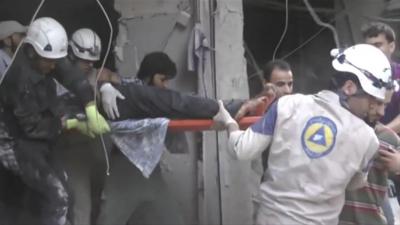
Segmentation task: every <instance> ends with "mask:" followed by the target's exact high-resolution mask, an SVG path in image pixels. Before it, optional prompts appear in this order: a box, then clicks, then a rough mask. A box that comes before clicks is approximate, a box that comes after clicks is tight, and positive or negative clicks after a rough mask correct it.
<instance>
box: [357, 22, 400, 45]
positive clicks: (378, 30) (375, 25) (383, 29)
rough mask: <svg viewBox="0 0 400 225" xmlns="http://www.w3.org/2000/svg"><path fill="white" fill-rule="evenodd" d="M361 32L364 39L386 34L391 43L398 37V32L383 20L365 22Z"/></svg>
mask: <svg viewBox="0 0 400 225" xmlns="http://www.w3.org/2000/svg"><path fill="white" fill-rule="evenodd" d="M361 33H362V36H363V38H364V39H366V38H371V37H376V36H378V35H380V34H384V35H385V38H386V40H387V41H388V42H389V43H391V42H393V41H394V40H395V39H396V34H395V32H394V30H393V28H392V27H390V26H389V25H387V24H386V23H382V22H371V23H368V24H365V25H364V26H362V28H361Z"/></svg>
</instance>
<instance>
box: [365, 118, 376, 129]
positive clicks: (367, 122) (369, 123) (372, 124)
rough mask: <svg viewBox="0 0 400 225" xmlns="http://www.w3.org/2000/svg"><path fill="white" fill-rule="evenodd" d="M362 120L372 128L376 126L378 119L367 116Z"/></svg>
mask: <svg viewBox="0 0 400 225" xmlns="http://www.w3.org/2000/svg"><path fill="white" fill-rule="evenodd" d="M364 122H365V123H366V124H368V126H370V127H372V128H374V127H375V126H376V124H377V123H378V121H371V120H370V119H369V118H368V117H365V118H364Z"/></svg>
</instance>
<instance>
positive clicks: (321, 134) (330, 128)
mask: <svg viewBox="0 0 400 225" xmlns="http://www.w3.org/2000/svg"><path fill="white" fill-rule="evenodd" d="M336 133H337V128H336V124H335V123H334V122H333V121H332V120H331V119H329V118H327V117H324V116H316V117H313V118H311V119H310V120H308V122H307V124H306V126H305V127H304V129H303V132H302V134H301V145H302V147H303V149H304V152H305V153H306V154H307V156H308V157H310V158H314V159H315V158H320V157H322V156H325V155H327V154H329V153H330V152H331V151H332V149H333V146H335V142H336Z"/></svg>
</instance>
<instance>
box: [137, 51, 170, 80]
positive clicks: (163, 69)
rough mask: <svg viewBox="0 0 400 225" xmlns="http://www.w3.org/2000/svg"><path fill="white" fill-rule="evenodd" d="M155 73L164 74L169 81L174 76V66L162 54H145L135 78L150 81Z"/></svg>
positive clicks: (167, 57) (165, 55) (166, 56)
mask: <svg viewBox="0 0 400 225" xmlns="http://www.w3.org/2000/svg"><path fill="white" fill-rule="evenodd" d="M157 73H160V74H164V75H166V76H167V78H169V79H172V78H174V77H175V76H176V65H175V63H174V62H173V61H172V60H171V59H170V58H169V56H168V55H167V54H165V53H164V52H152V53H149V54H147V55H146V56H145V57H144V59H143V60H142V62H141V63H140V67H139V71H138V73H137V78H139V79H140V80H150V81H151V80H152V79H153V76H154V75H155V74H157Z"/></svg>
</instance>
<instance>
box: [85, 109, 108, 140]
mask: <svg viewBox="0 0 400 225" xmlns="http://www.w3.org/2000/svg"><path fill="white" fill-rule="evenodd" d="M85 112H86V117H87V122H88V125H89V129H90V130H91V131H92V132H93V133H95V134H104V133H107V132H109V131H110V126H109V125H108V123H107V121H106V120H105V119H104V117H103V116H102V115H101V114H100V113H99V111H98V110H97V107H96V105H95V104H94V102H90V103H89V104H87V106H86V108H85Z"/></svg>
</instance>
